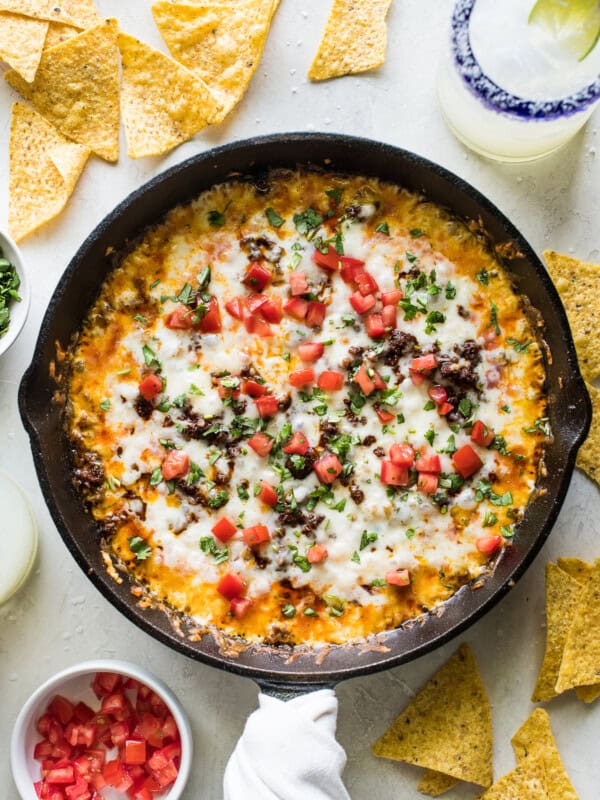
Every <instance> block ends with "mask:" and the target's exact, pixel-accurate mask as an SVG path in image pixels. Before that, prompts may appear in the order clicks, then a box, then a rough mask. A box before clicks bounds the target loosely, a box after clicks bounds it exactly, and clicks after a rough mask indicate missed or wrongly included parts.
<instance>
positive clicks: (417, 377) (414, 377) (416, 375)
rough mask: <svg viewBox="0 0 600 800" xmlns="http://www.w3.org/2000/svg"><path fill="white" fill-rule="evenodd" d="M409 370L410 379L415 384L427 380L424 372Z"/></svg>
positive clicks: (417, 384) (418, 384)
mask: <svg viewBox="0 0 600 800" xmlns="http://www.w3.org/2000/svg"><path fill="white" fill-rule="evenodd" d="M408 372H409V374H410V379H411V381H412V382H413V385H414V386H420V385H421V384H422V383H424V382H425V380H426V378H425V375H424V374H423V373H422V372H415V371H414V370H412V369H409V370H408Z"/></svg>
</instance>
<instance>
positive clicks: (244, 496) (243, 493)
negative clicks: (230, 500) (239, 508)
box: [237, 484, 250, 503]
mask: <svg viewBox="0 0 600 800" xmlns="http://www.w3.org/2000/svg"><path fill="white" fill-rule="evenodd" d="M237 495H238V497H239V498H240V500H241V501H242V502H243V503H245V502H246V500H249V499H250V495H249V494H248V489H246V487H245V486H242V485H241V484H240V485H239V486H238V487H237Z"/></svg>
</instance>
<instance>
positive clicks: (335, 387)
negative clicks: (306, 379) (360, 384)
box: [317, 369, 344, 392]
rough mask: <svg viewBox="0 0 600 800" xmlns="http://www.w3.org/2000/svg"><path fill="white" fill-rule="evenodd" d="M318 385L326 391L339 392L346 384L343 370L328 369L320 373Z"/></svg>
mask: <svg viewBox="0 0 600 800" xmlns="http://www.w3.org/2000/svg"><path fill="white" fill-rule="evenodd" d="M317 386H318V387H319V389H323V390H324V391H326V392H338V391H339V390H340V389H342V388H343V386H344V375H343V373H342V372H336V371H335V370H332V369H326V370H325V371H324V372H322V373H321V374H320V375H319V380H318V381H317Z"/></svg>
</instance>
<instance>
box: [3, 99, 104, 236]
mask: <svg viewBox="0 0 600 800" xmlns="http://www.w3.org/2000/svg"><path fill="white" fill-rule="evenodd" d="M89 154H90V151H89V150H87V149H86V148H85V147H82V146H81V145H79V144H74V143H73V142H70V141H69V140H68V139H65V138H64V136H62V135H61V134H60V133H59V132H58V131H57V130H56V128H53V127H52V125H50V124H49V123H48V122H46V120H45V119H44V118H43V117H41V116H40V115H39V114H38V113H37V111H34V110H33V108H30V107H29V106H26V105H25V104H24V103H15V104H14V105H13V108H12V121H11V131H10V175H9V211H8V227H9V230H10V233H11V236H13V237H14V239H16V241H20V240H21V239H23V238H24V237H25V236H28V235H29V234H30V233H33V231H35V230H37V229H38V228H39V227H40V226H41V225H43V224H44V223H45V222H48V221H49V220H51V219H53V218H54V217H56V216H57V214H60V212H61V211H62V210H63V208H64V207H65V205H66V203H67V200H68V199H69V197H70V196H71V193H72V192H73V189H74V188H75V184H76V183H77V180H78V178H79V176H80V174H81V171H82V170H83V168H84V166H85V163H86V161H87V160H88V157H89Z"/></svg>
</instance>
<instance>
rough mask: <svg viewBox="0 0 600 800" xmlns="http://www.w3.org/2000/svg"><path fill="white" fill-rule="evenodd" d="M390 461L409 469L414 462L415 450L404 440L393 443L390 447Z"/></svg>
mask: <svg viewBox="0 0 600 800" xmlns="http://www.w3.org/2000/svg"><path fill="white" fill-rule="evenodd" d="M390 461H391V462H392V464H396V465H397V466H399V467H407V468H408V469H410V468H411V467H412V466H413V465H414V463H415V451H414V449H413V447H412V445H410V444H408V443H406V442H404V443H402V444H393V445H392V446H391V447H390Z"/></svg>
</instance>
